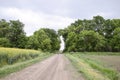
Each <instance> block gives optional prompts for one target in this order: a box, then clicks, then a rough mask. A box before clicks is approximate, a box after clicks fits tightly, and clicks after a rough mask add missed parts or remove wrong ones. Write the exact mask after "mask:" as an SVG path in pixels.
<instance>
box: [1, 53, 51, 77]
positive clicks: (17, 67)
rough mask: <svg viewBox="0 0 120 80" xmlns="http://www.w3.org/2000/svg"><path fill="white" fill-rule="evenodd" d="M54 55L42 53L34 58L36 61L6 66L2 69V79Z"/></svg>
mask: <svg viewBox="0 0 120 80" xmlns="http://www.w3.org/2000/svg"><path fill="white" fill-rule="evenodd" d="M51 55H53V54H49V53H40V55H39V57H37V58H34V59H30V60H27V61H24V62H19V63H15V64H13V65H6V66H4V67H2V68H0V78H2V77H5V76H7V75H8V74H10V73H13V72H16V71H19V70H21V69H23V68H25V67H27V66H30V65H32V64H34V63H37V62H39V61H41V60H43V59H45V58H48V57H49V56H51Z"/></svg>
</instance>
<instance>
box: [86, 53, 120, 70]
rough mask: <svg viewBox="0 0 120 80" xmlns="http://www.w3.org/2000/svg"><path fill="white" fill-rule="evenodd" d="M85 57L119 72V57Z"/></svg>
mask: <svg viewBox="0 0 120 80" xmlns="http://www.w3.org/2000/svg"><path fill="white" fill-rule="evenodd" d="M87 57H88V58H90V59H93V60H98V61H100V62H103V63H104V65H105V66H107V67H111V68H114V69H116V70H117V71H119V72H120V56H111V55H108V56H102V55H101V56H100V55H99V56H97V55H89V56H87Z"/></svg>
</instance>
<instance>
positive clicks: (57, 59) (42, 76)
mask: <svg viewBox="0 0 120 80" xmlns="http://www.w3.org/2000/svg"><path fill="white" fill-rule="evenodd" d="M0 80H84V79H83V78H82V76H81V75H80V74H79V73H78V72H77V71H76V70H75V69H74V68H73V66H72V65H71V63H70V61H69V60H68V59H67V58H66V57H65V56H64V55H63V54H56V55H54V56H52V57H50V58H48V59H46V60H44V61H42V62H39V63H37V64H34V65H32V66H29V67H27V68H25V69H23V70H21V71H19V72H16V73H12V74H10V75H9V76H7V77H5V78H4V79H0Z"/></svg>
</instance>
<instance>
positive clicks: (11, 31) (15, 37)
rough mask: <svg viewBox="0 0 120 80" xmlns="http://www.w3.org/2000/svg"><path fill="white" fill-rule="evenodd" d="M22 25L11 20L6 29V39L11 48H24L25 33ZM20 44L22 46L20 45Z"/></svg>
mask: <svg viewBox="0 0 120 80" xmlns="http://www.w3.org/2000/svg"><path fill="white" fill-rule="evenodd" d="M23 27H24V24H23V23H22V22H20V21H19V20H17V21H14V20H11V21H10V23H9V27H8V32H7V34H6V37H7V38H8V39H9V41H10V43H11V44H12V47H18V48H24V47H25V43H26V42H25V41H26V40H25V38H26V35H25V32H24V30H23ZM21 44H22V45H21Z"/></svg>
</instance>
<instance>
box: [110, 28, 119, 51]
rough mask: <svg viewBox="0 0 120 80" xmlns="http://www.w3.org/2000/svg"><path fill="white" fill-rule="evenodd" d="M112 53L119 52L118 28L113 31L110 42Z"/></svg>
mask: <svg viewBox="0 0 120 80" xmlns="http://www.w3.org/2000/svg"><path fill="white" fill-rule="evenodd" d="M110 43H111V46H112V48H113V51H120V27H119V28H116V29H115V30H114V31H113V38H112V39H111V41H110Z"/></svg>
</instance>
